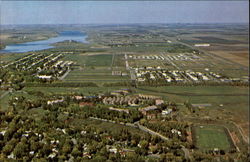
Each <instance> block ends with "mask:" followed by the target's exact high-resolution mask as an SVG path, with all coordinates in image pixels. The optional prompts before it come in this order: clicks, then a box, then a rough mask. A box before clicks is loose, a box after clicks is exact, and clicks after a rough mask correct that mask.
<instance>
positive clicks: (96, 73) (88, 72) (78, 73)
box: [64, 68, 129, 83]
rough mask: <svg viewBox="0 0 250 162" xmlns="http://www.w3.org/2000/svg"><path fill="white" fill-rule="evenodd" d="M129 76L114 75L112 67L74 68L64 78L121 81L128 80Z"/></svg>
mask: <svg viewBox="0 0 250 162" xmlns="http://www.w3.org/2000/svg"><path fill="white" fill-rule="evenodd" d="M128 79H129V77H128V76H116V75H112V71H111V70H110V69H104V68H101V69H85V70H73V71H71V72H70V73H69V74H68V75H67V77H66V78H65V79H64V81H66V82H98V83H99V82H102V83H105V82H120V81H128Z"/></svg>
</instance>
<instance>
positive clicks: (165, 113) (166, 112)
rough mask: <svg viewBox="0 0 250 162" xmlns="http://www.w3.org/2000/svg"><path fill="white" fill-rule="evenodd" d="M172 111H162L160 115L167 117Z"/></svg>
mask: <svg viewBox="0 0 250 162" xmlns="http://www.w3.org/2000/svg"><path fill="white" fill-rule="evenodd" d="M172 111H173V110H172V109H167V110H163V111H162V112H161V114H162V115H168V114H170V113H171V112H172Z"/></svg>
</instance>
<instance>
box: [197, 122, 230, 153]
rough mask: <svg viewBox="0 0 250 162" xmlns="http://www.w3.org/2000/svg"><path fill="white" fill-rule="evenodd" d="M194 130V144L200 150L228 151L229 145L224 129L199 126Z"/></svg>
mask: <svg viewBox="0 0 250 162" xmlns="http://www.w3.org/2000/svg"><path fill="white" fill-rule="evenodd" d="M194 130H195V140H196V142H195V144H196V147H197V148H199V149H201V150H214V149H215V148H217V149H221V150H228V149H230V147H231V145H230V142H229V140H231V139H229V138H230V137H228V135H227V134H226V132H225V129H224V128H223V127H220V126H213V125H205V126H203V125H200V126H196V127H195V128H194Z"/></svg>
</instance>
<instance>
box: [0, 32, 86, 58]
mask: <svg viewBox="0 0 250 162" xmlns="http://www.w3.org/2000/svg"><path fill="white" fill-rule="evenodd" d="M86 38H87V35H86V34H85V33H82V32H80V31H62V32H59V34H58V36H57V37H53V38H49V39H47V40H40V41H32V42H26V43H17V44H10V45H7V46H6V47H5V49H3V50H0V52H1V53H2V52H6V53H14V52H15V53H20V52H30V51H38V50H44V49H49V48H53V46H52V45H51V44H53V43H57V42H62V41H65V40H72V41H77V42H81V43H88V41H87V40H86Z"/></svg>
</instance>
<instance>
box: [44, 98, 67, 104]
mask: <svg viewBox="0 0 250 162" xmlns="http://www.w3.org/2000/svg"><path fill="white" fill-rule="evenodd" d="M63 101H64V99H58V100H51V101H47V104H48V105H53V104H56V103H60V102H63Z"/></svg>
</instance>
